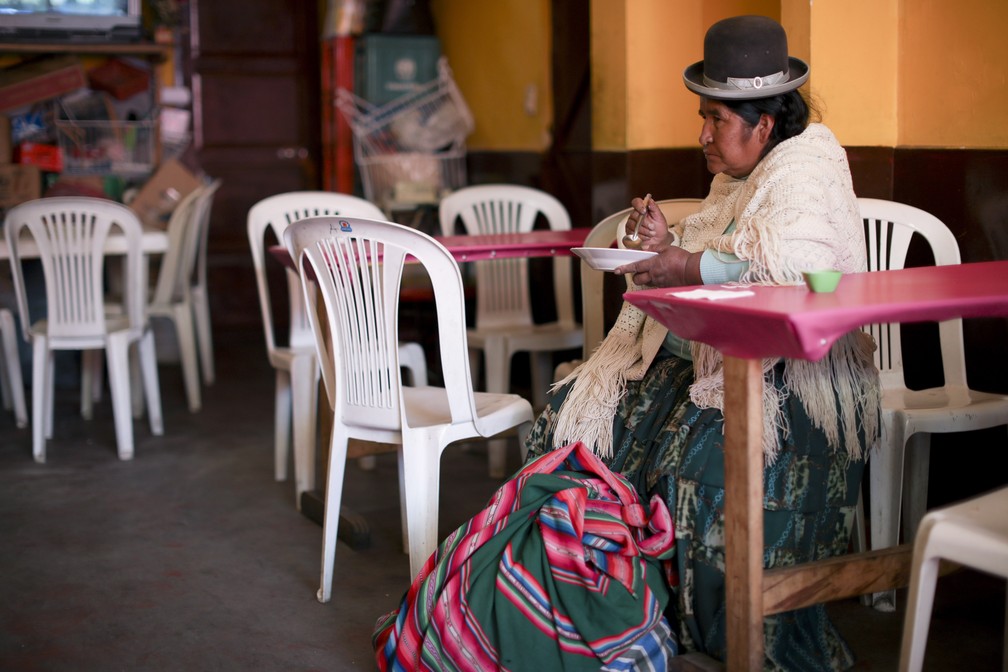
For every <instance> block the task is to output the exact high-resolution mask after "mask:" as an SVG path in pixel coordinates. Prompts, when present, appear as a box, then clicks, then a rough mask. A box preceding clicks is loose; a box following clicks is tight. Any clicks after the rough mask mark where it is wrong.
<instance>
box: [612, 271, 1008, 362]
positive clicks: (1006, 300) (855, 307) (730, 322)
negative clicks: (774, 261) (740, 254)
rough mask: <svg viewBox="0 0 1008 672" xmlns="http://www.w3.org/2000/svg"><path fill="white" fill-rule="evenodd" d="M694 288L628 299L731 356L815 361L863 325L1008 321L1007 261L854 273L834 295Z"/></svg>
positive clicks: (785, 289) (642, 293) (683, 333)
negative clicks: (706, 293)
mask: <svg viewBox="0 0 1008 672" xmlns="http://www.w3.org/2000/svg"><path fill="white" fill-rule="evenodd" d="M694 289H699V288H689V287H682V288H675V289H650V290H642V291H637V292H628V293H627V294H626V295H625V298H626V300H627V301H629V302H630V303H633V304H634V305H636V306H639V307H640V308H641V309H642V310H644V311H645V312H647V313H648V314H650V315H651V316H653V317H654V318H655V319H657V320H658V321H659V322H661V323H662V324H664V325H666V326H667V327H668V328H669V329H670V330H672V331H673V332H674V333H676V334H677V335H678V336H681V337H682V338H687V339H690V340H696V341H702V342H704V343H708V344H710V345H713V346H714V347H716V348H717V349H718V350H720V351H721V352H722V353H724V354H726V355H731V356H734V357H744V358H762V357H781V356H783V357H791V358H800V359H811V360H817V359H820V358H821V357H823V356H824V355H825V354H826V352H827V351H828V350H829V348H830V346H831V345H832V344H833V342H834V341H836V340H837V339H838V338H839V337H840V336H842V335H843V334H845V333H847V332H848V331H851V330H853V329H857V328H859V327H861V326H862V325H865V324H873V323H877V322H924V321H941V320H947V319H952V318H956V317H981V316H994V315H1008V261H991V262H981V263H971V264H959V265H956V266H928V267H922V268H908V269H902V270H898V271H874V272H870V273H855V274H850V275H846V276H844V277H843V279H842V280H841V281H840V286H839V287H837V290H836V291H835V292H832V293H829V294H815V293H812V292H810V291H809V290H808V289H807V288H806V287H805V286H804V285H800V286H793V287H764V286H753V287H747V288H744V289H742V288H737V287H735V288H730V289H729V288H727V287H724V286H711V285H708V286H706V287H703V288H702V289H705V290H720V289H724V290H725V291H730V292H733V293H736V294H739V296H737V297H735V298H724V299H719V300H711V299H706V298H687V297H683V296H676V295H677V294H684V293H686V292H688V291H690V290H694ZM746 292H751V294H748V295H744V294H745V293H746Z"/></svg>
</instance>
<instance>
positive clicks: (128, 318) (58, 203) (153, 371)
mask: <svg viewBox="0 0 1008 672" xmlns="http://www.w3.org/2000/svg"><path fill="white" fill-rule="evenodd" d="M4 228H5V234H6V236H7V246H8V248H9V249H10V254H11V269H12V271H13V276H14V290H15V294H16V296H17V302H18V312H19V316H20V319H21V325H22V330H23V333H24V338H25V340H27V341H29V342H31V343H32V346H33V355H32V362H33V364H32V454H33V456H34V458H35V460H36V461H37V462H44V461H45V442H46V439H47V438H51V437H52V427H53V424H52V423H53V396H54V372H53V352H54V351H56V350H91V349H104V350H105V354H106V359H107V361H108V377H109V386H110V388H111V391H112V408H113V414H114V417H115V429H116V443H117V445H118V454H119V458H120V459H123V460H128V459H131V458H132V457H133V424H132V423H133V417H132V408H131V401H130V370H129V350H130V346H131V345H133V344H134V343H135V344H136V345H137V346H138V348H137V349H138V352H139V358H140V369H141V375H142V379H143V387H144V396H145V398H146V400H147V415H148V419H149V422H150V428H151V432H152V433H153V434H155V435H160V434H162V433H163V431H164V427H163V422H162V416H161V396H160V391H159V390H158V377H157V361H156V356H155V351H154V336H153V334H152V332H151V330H150V325H149V324H148V322H147V317H146V315H145V310H144V309H145V303H146V296H145V291H144V277H143V276H144V274H143V253H142V251H141V247H140V237H141V224H140V220H139V219H138V218H137V216H136V214H135V213H134V212H133V211H132V210H130V209H129V208H127V207H126V206H124V205H120V204H118V203H115V202H113V201H109V200H105V199H99V198H77V197H59V198H43V199H38V200H34V201H29V202H27V203H23V204H21V205H18V206H16V207H14V208H12V209H11V210H10V211H8V213H7V217H6V221H5V225H4ZM23 229H27V231H28V233H29V234H30V235H31V237H32V238H34V241H35V243H36V245H37V246H38V248H39V251H40V257H41V261H42V270H43V275H44V277H45V289H46V313H47V314H46V317H45V318H44V319H39V320H37V321H35V322H33V321H32V316H31V315H30V314H29V311H28V299H27V295H26V292H25V283H24V277H23V274H22V268H21V254H20V249H19V245H20V241H21V236H22V230H23ZM115 229H118V230H120V231H121V232H122V235H123V236H124V238H125V239H126V242H127V249H128V251H127V253H126V262H125V264H124V266H123V268H124V273H125V275H124V278H123V287H124V289H125V292H126V293H125V300H124V303H123V306H124V308H123V309H122V310H119V311H106V306H105V292H104V279H105V278H104V269H105V260H106V257H105V242H106V240H107V238H108V237H109V235H110V233H111V232H112V231H113V230H115Z"/></svg>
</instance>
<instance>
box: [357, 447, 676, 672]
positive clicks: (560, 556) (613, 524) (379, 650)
mask: <svg viewBox="0 0 1008 672" xmlns="http://www.w3.org/2000/svg"><path fill="white" fill-rule="evenodd" d="M673 543H674V534H673V525H672V518H671V516H670V514H669V511H668V509H667V508H666V506H665V504H664V502H662V501H661V499H660V498H658V497H655V498H653V499H652V500H651V502H650V506H649V507H645V506H644V505H643V504H642V503H641V501H640V499H639V497H638V495H637V492H636V490H634V488H633V487H631V486H630V485H629V484H628V483H627V482H626V481H625V480H624V479H623V478H622V477H620V476H619V475H618V474H615V473H613V472H611V471H609V469H608V468H606V466H605V464H603V463H602V461H601V460H600V459H599V458H598V457H597V456H596V455H594V454H593V453H592V452H591V451H590V450H588V449H587V448H586V447H585V446H584V445H583V444H581V443H575V444H571V445H570V446H567V447H565V448H562V449H559V450H556V451H553V452H550V453H547V454H545V455H543V456H542V457H540V458H539V459H537V460H535V461H534V462H531V463H529V464H528V465H526V466H525V467H524V468H523V469H522V470H521V471H519V472H518V473H517V474H516V475H515V476H513V477H512V478H511V479H510V480H508V481H507V482H506V483H505V484H504V485H503V486H501V488H500V489H499V490H497V492H496V493H495V494H494V495H493V497H492V498H491V499H490V502H489V503H488V504H487V506H486V508H484V509H483V510H482V511H480V512H479V513H478V514H477V515H476V516H474V517H473V518H471V519H470V520H469V522H468V523H466V524H465V525H463V526H461V527H460V528H458V529H457V530H455V531H454V532H453V533H452V534H450V535H449V536H448V537H447V538H446V539H445V541H443V542H442V543H441V545H440V546H439V547H438V549H437V551H435V553H434V554H433V555H432V556H431V557H430V558H429V559H428V561H427V563H426V564H425V565H424V567H423V569H422V570H421V572H420V574H419V575H418V576H417V577H416V578H415V579H414V581H413V584H412V585H411V586H410V588H409V590H408V591H407V593H406V595H405V597H404V598H403V600H402V602H401V604H400V606H399V608H398V609H397V610H395V611H393V612H391V613H389V614H386V615H385V616H383V617H382V618H380V619H379V621H378V623H377V627H376V632H375V634H374V637H373V643H374V646H375V652H376V658H377V662H378V667H379V669H380V670H383V671H384V670H438V671H444V670H500V669H506V670H576V669H586V670H599V669H600V668H603V669H632V668H633V667H634V665H633V664H630V666H629V667H628V666H627V665H626V663H627V662H628V660H629V659H631V658H632V657H633V656H636V655H640V654H639V653H638V652H639V651H641V650H648V651H655V650H657V653H655V654H654V655H656V656H659V657H662V658H667V657H668V656H669V655H672V654H674V653H675V642H674V639H672V637H671V635H670V634H669V633H670V631H669V628H668V624H667V623H666V622H665V621H664V616H663V610H664V608H665V605H666V604H667V602H668V599H669V588H668V586H669V582H670V573H671V563H670V562H668V560H669V558H670V557H671V556H672V553H673ZM655 633H662V635H661V637H660V641H659V643H658V645H653V644H652V645H648V646H642V645H641V642H642V641H643V640H644V639H645V638H647V637H648V636H651V637H652V638H653V637H654V635H655ZM635 645H636V647H635ZM647 655H648V656H651V655H652V654H647ZM650 665H652V666H654V661H652V662H651V663H650Z"/></svg>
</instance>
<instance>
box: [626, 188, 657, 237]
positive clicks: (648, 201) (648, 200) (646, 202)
mask: <svg viewBox="0 0 1008 672" xmlns="http://www.w3.org/2000/svg"><path fill="white" fill-rule="evenodd" d="M650 205H651V194H646V195H645V196H644V214H643V215H641V216H640V217H639V218H638V219H637V224H636V225H635V226H634V230H633V234H632V235H631V234H627V235H625V236H623V247H626V248H628V249H631V250H639V249H640V247H641V245H642V241H641V239H640V238H639V237H638V236H637V229H639V228H640V223H641V220H643V219H644V218H645V217H647V210H648V207H649V206H650Z"/></svg>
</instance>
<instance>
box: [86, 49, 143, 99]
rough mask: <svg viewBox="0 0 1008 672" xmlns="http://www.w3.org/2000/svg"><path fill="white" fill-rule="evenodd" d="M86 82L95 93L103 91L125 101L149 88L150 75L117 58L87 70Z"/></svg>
mask: <svg viewBox="0 0 1008 672" xmlns="http://www.w3.org/2000/svg"><path fill="white" fill-rule="evenodd" d="M88 82H90V83H91V88H92V89H95V90H96V91H104V92H106V93H108V94H111V95H112V97H113V98H116V99H117V100H126V99H127V98H130V97H132V96H135V95H136V94H138V93H144V92H145V91H147V90H148V89H149V88H150V74H149V73H148V72H147V71H146V70H142V69H140V68H137V67H134V66H132V65H130V64H129V63H126V62H125V61H121V60H119V59H118V58H110V59H108V60H107V61H105V62H104V63H102V64H101V65H99V66H97V67H95V68H92V69H91V70H88Z"/></svg>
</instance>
